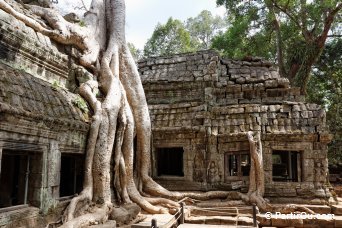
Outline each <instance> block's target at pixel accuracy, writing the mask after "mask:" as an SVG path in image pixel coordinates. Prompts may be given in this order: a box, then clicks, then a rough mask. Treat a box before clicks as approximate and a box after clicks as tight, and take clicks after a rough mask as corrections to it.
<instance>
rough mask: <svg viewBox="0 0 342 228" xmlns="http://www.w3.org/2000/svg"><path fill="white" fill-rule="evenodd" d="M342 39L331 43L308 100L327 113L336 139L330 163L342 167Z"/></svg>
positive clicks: (320, 63) (314, 78)
mask: <svg viewBox="0 0 342 228" xmlns="http://www.w3.org/2000/svg"><path fill="white" fill-rule="evenodd" d="M341 56H342V39H341V38H339V39H334V40H332V41H330V42H328V43H327V45H326V48H325V50H324V52H323V53H322V55H321V58H320V59H319V61H318V62H317V63H316V64H315V66H314V69H313V74H312V78H311V80H310V82H309V85H308V100H309V101H311V102H315V103H318V104H321V105H322V106H323V107H325V109H326V110H327V124H328V126H329V130H330V132H331V133H332V134H333V135H334V138H333V141H332V142H331V144H330V145H329V153H328V157H329V163H330V164H331V165H336V164H339V165H340V166H342V59H341Z"/></svg>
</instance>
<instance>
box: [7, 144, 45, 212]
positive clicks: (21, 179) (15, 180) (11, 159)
mask: <svg viewBox="0 0 342 228" xmlns="http://www.w3.org/2000/svg"><path fill="white" fill-rule="evenodd" d="M41 167H42V156H41V154H39V153H35V152H27V151H15V150H3V152H2V157H1V172H0V208H7V207H12V206H18V205H33V206H37V205H38V204H39V201H40V199H39V198H37V197H38V195H37V194H35V192H36V191H37V190H38V189H39V188H40V186H41V181H42V176H41Z"/></svg>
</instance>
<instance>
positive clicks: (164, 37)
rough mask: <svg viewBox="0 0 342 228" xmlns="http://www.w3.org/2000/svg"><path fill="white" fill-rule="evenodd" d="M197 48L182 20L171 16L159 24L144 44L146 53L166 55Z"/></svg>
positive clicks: (148, 54) (146, 54)
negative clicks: (165, 21)
mask: <svg viewBox="0 0 342 228" xmlns="http://www.w3.org/2000/svg"><path fill="white" fill-rule="evenodd" d="M195 49H196V44H194V43H193V42H191V37H190V33H189V32H188V31H187V30H186V29H185V26H184V25H183V23H182V22H181V21H180V20H177V19H175V20H174V19H172V17H170V18H169V20H168V21H167V23H166V24H165V25H162V24H158V25H157V26H156V28H155V30H154V32H153V34H152V37H151V38H150V39H148V41H147V43H146V44H145V46H144V55H145V56H148V57H151V56H164V55H171V54H175V53H182V52H189V51H194V50H195Z"/></svg>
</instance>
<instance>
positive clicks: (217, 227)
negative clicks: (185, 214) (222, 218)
mask: <svg viewBox="0 0 342 228" xmlns="http://www.w3.org/2000/svg"><path fill="white" fill-rule="evenodd" d="M197 227H203V228H236V227H238V228H250V227H252V226H229V225H208V224H186V223H185V224H181V225H179V226H178V228H197Z"/></svg>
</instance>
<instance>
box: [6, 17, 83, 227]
mask: <svg viewBox="0 0 342 228" xmlns="http://www.w3.org/2000/svg"><path fill="white" fill-rule="evenodd" d="M66 53H67V51H65V50H64V47H61V46H58V45H56V44H53V43H51V41H50V39H49V38H47V37H45V36H43V35H41V34H40V33H36V32H34V31H33V30H32V29H31V28H29V27H27V26H25V25H24V24H23V23H22V22H20V21H18V20H16V19H15V18H14V17H12V16H10V15H8V14H7V13H5V12H4V11H2V10H0V164H1V166H0V227H3V226H5V225H9V224H11V222H13V223H12V226H13V227H20V226H21V225H23V226H25V227H40V225H39V224H38V223H37V220H36V218H37V217H38V215H39V214H40V213H47V212H48V210H49V209H51V208H54V207H55V206H56V205H58V203H59V202H61V201H63V199H67V198H68V197H70V196H73V195H74V194H75V193H78V192H80V190H82V182H83V172H84V170H83V164H84V152H85V145H86V138H87V134H88V128H89V124H88V123H87V122H86V120H87V115H86V113H85V110H83V111H82V109H81V108H79V107H80V105H79V103H81V99H80V97H78V96H77V95H76V94H74V93H71V92H70V91H68V90H67V89H66V88H65V84H66V82H67V80H68V75H69V72H70V70H71V60H72V57H71V55H69V56H68V55H67V54H66ZM69 53H70V52H69ZM41 222H42V223H44V222H43V221H41Z"/></svg>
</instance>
